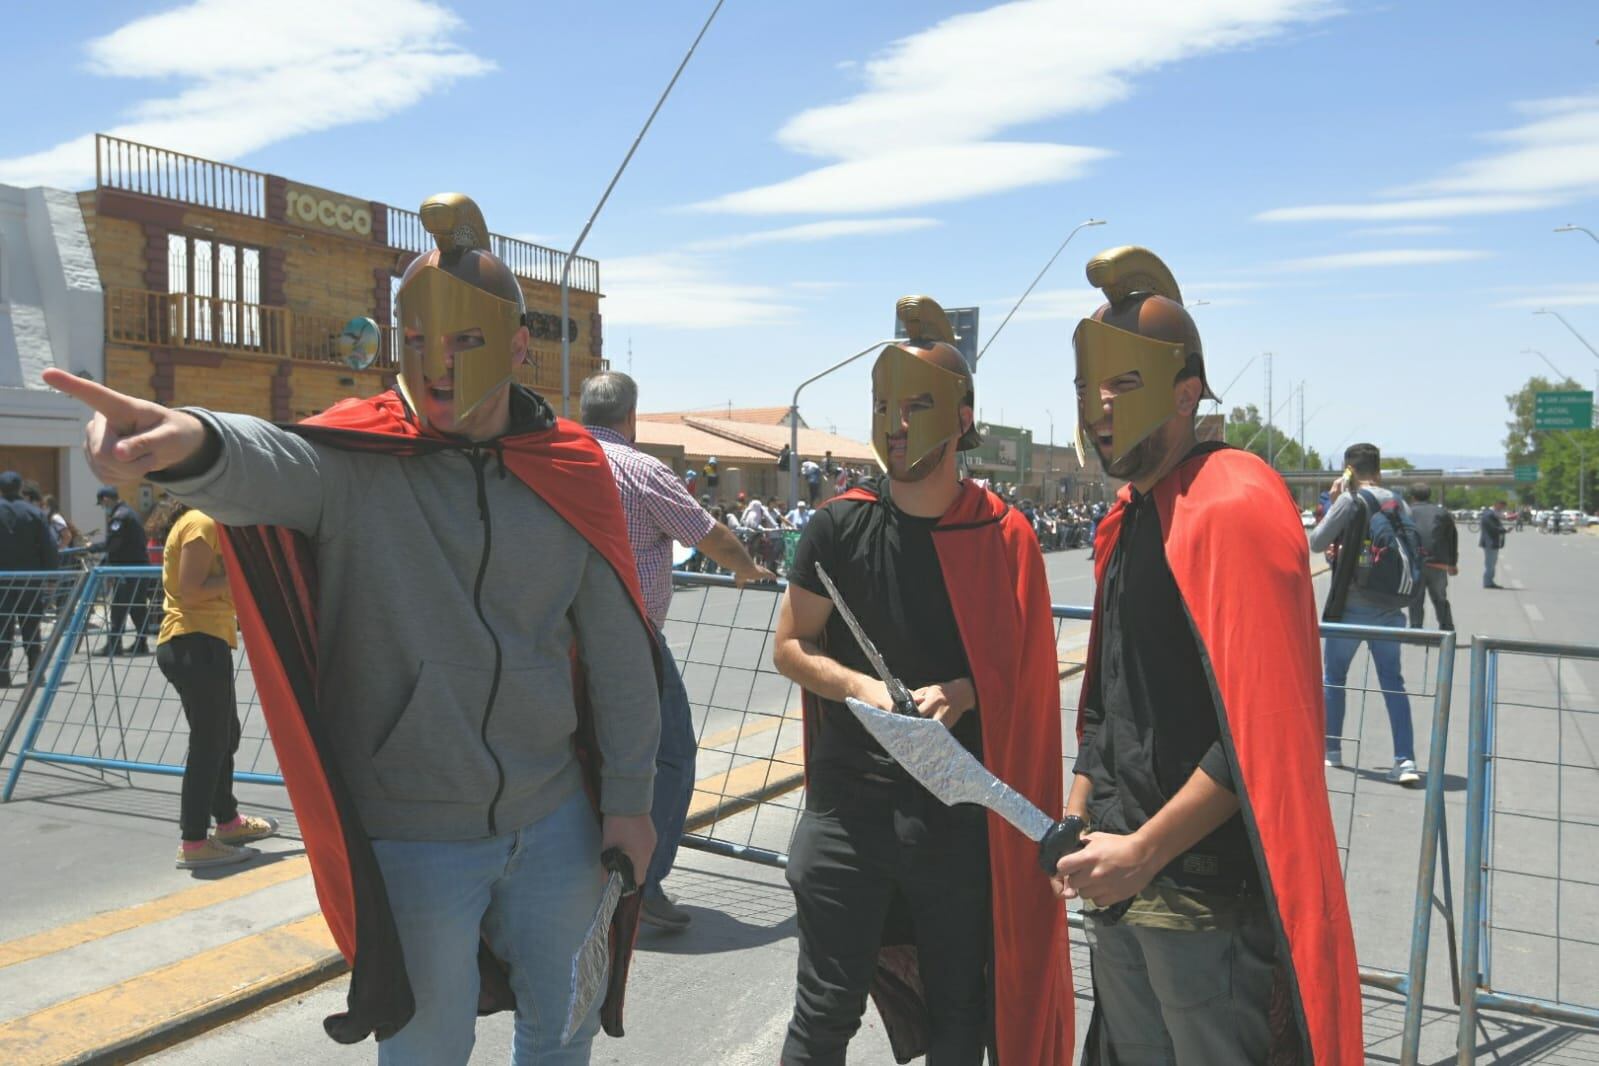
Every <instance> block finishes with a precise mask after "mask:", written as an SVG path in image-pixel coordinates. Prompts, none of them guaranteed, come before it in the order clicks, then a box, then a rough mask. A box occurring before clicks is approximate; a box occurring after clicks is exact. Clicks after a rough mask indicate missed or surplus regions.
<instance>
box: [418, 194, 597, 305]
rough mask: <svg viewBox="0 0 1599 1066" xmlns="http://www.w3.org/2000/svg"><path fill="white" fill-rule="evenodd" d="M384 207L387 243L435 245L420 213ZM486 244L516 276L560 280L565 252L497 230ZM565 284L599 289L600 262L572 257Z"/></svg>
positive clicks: (581, 289)
mask: <svg viewBox="0 0 1599 1066" xmlns="http://www.w3.org/2000/svg"><path fill="white" fill-rule="evenodd" d="M387 210H388V213H389V228H388V235H389V244H391V245H393V246H394V247H396V248H403V249H405V250H406V251H408V252H416V253H418V254H421V253H422V252H427V251H431V250H432V249H433V248H435V247H437V245H435V244H434V243H433V235H432V234H431V233H429V232H428V231H427V230H426V229H424V228H423V226H422V216H420V215H418V214H417V213H416V212H415V211H407V210H405V208H403V207H390V208H388V209H387ZM489 247H490V250H491V251H493V252H494V254H495V255H497V256H499V258H500V260H501V261H502V262H504V263H505V265H506V266H508V267H510V268H511V273H513V274H515V275H516V276H517V277H522V278H526V279H528V280H529V281H542V282H545V283H546V284H549V285H559V284H560V283H561V265H562V264H563V263H565V262H566V253H565V252H562V251H558V250H556V249H554V248H546V247H544V246H543V245H542V244H530V243H529V242H527V241H522V240H517V239H516V238H515V237H502V236H501V235H500V234H498V233H491V234H489ZM568 284H569V285H570V286H571V287H572V288H573V289H574V290H576V291H578V292H599V291H600V264H599V263H597V262H595V261H594V260H593V259H589V258H587V257H586V256H581V255H580V256H578V257H577V258H576V259H574V260H572V276H571V278H569V279H568Z"/></svg>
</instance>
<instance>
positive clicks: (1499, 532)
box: [1477, 507, 1505, 548]
mask: <svg viewBox="0 0 1599 1066" xmlns="http://www.w3.org/2000/svg"><path fill="white" fill-rule="evenodd" d="M1478 521H1480V522H1481V523H1482V532H1481V533H1479V534H1477V546H1478V547H1479V548H1503V547H1504V546H1505V523H1504V521H1503V520H1502V519H1500V517H1499V512H1498V511H1495V510H1494V509H1493V508H1492V507H1484V508H1483V509H1482V514H1481V515H1480V516H1479V517H1478Z"/></svg>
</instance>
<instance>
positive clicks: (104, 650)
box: [95, 640, 122, 658]
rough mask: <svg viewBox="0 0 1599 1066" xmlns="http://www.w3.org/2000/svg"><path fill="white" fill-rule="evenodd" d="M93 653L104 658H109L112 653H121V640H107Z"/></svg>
mask: <svg viewBox="0 0 1599 1066" xmlns="http://www.w3.org/2000/svg"><path fill="white" fill-rule="evenodd" d="M95 654H96V655H103V656H105V657H106V658H110V657H111V656H113V655H121V654H122V641H120V640H107V641H106V642H105V644H103V645H102V646H101V648H100V650H99V651H97V652H95Z"/></svg>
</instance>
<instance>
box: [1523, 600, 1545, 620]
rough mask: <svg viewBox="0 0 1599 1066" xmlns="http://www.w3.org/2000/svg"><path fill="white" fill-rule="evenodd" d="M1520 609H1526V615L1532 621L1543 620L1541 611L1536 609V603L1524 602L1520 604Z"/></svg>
mask: <svg viewBox="0 0 1599 1066" xmlns="http://www.w3.org/2000/svg"><path fill="white" fill-rule="evenodd" d="M1521 609H1522V610H1523V611H1526V612H1527V617H1528V618H1530V619H1532V620H1533V621H1534V622H1542V621H1543V612H1542V611H1540V610H1538V605H1537V604H1534V603H1524V604H1522V605H1521Z"/></svg>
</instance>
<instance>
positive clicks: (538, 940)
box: [372, 789, 601, 1066]
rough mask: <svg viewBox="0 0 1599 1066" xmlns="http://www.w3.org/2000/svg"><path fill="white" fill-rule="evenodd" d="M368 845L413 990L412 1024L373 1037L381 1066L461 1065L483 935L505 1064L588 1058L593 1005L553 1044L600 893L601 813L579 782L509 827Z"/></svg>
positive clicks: (471, 1026)
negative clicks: (503, 1030) (510, 1017)
mask: <svg viewBox="0 0 1599 1066" xmlns="http://www.w3.org/2000/svg"><path fill="white" fill-rule="evenodd" d="M372 847H373V850H374V851H376V852H377V859H378V865H379V866H380V867H381V868H382V870H383V880H384V883H385V886H386V887H387V889H388V894H389V903H390V905H391V906H392V907H393V909H394V921H395V924H396V925H397V926H398V927H399V932H400V947H401V949H402V950H403V951H404V953H405V969H406V973H407V974H408V975H409V977H410V979H411V990H412V991H413V992H414V993H415V994H416V1014H415V1015H414V1016H413V1017H412V1018H411V1021H410V1022H409V1023H408V1024H407V1025H406V1026H405V1027H404V1028H403V1029H401V1030H400V1031H399V1032H398V1033H395V1034H394V1035H393V1036H391V1037H389V1038H388V1039H387V1040H383V1041H380V1042H379V1043H378V1062H379V1064H380V1066H465V1063H466V1061H467V1060H468V1059H469V1058H470V1057H471V1055H472V1044H473V1041H474V1040H475V1038H476V1025H477V1003H478V968H477V953H478V940H479V938H480V937H482V938H486V939H487V940H488V943H489V946H490V947H491V948H492V949H493V950H494V953H495V955H497V956H498V957H499V958H500V959H501V961H503V962H505V963H506V964H507V965H508V966H509V967H510V973H511V988H512V990H513V991H514V992H515V993H516V1032H515V1035H514V1038H513V1040H512V1044H511V1062H512V1066H532V1064H533V1063H539V1064H541V1066H557V1064H559V1066H576V1064H584V1063H587V1062H588V1061H589V1045H590V1044H591V1043H592V1042H593V1040H594V1034H595V1033H596V1032H598V1031H599V1005H598V1004H595V1007H594V1009H593V1010H591V1011H590V1012H589V1016H588V1018H586V1019H584V1021H583V1024H582V1025H581V1026H580V1027H579V1028H578V1031H577V1034H576V1035H575V1036H574V1037H573V1038H572V1042H571V1043H570V1044H569V1045H567V1046H566V1047H564V1048H563V1047H561V1030H562V1028H564V1027H565V1025H566V1012H567V1006H568V1003H569V1002H570V996H571V975H572V956H573V954H574V953H575V952H576V951H577V948H578V945H579V944H581V943H582V941H583V934H584V933H585V932H587V931H588V925H589V922H590V921H591V920H592V919H593V917H594V908H595V906H597V905H598V903H599V900H600V885H601V880H600V826H599V819H598V817H597V816H596V815H595V813H594V808H593V806H592V805H591V804H590V803H589V800H588V796H587V795H586V794H585V793H584V792H583V791H582V790H581V789H580V790H579V791H577V792H576V793H574V794H573V795H572V796H571V798H569V799H567V800H566V801H565V802H563V803H562V804H561V805H560V806H559V807H557V808H556V809H555V810H554V811H552V812H550V813H549V814H547V815H545V816H544V817H543V818H541V819H539V820H538V821H536V822H534V823H533V824H532V825H527V826H523V827H522V828H521V829H519V830H517V831H515V832H512V833H502V834H500V835H499V836H494V837H485V838H482V839H479V840H449V841H432V840H374V841H373V842H372Z"/></svg>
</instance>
